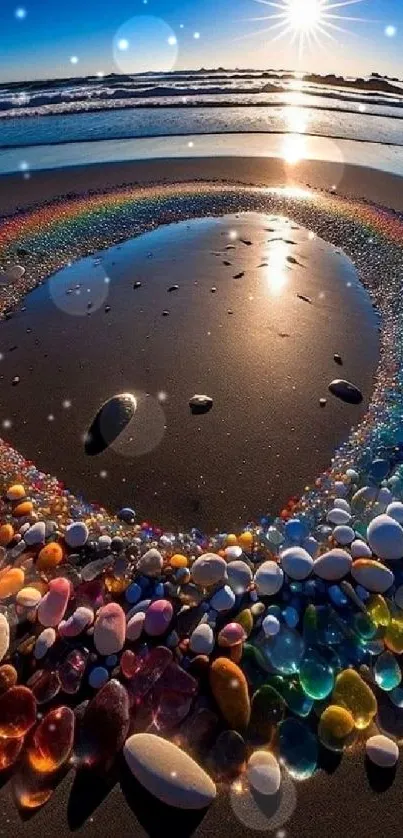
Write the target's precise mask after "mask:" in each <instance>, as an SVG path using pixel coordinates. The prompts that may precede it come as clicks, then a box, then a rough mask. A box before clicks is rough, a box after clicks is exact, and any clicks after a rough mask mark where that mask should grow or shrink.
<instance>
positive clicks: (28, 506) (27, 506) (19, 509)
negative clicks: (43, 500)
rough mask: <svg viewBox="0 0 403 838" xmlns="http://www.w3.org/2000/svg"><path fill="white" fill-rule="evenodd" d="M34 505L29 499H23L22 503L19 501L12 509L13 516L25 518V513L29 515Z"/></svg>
mask: <svg viewBox="0 0 403 838" xmlns="http://www.w3.org/2000/svg"><path fill="white" fill-rule="evenodd" d="M33 508H34V505H33V503H32V501H30V500H24V501H23V502H22V503H19V504H18V505H17V506H16V507H15V508H14V509H13V515H14V517H15V518H25V516H26V515H30V514H31V512H32V510H33Z"/></svg>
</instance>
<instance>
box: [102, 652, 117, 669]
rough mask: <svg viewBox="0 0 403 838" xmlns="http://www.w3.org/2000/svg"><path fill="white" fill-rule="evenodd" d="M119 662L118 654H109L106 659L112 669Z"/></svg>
mask: <svg viewBox="0 0 403 838" xmlns="http://www.w3.org/2000/svg"><path fill="white" fill-rule="evenodd" d="M117 662H118V656H117V655H108V657H107V658H106V660H105V663H106V665H107V666H108V667H109V668H110V669H113V667H114V666H116V664H117Z"/></svg>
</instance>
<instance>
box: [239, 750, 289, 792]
mask: <svg viewBox="0 0 403 838" xmlns="http://www.w3.org/2000/svg"><path fill="white" fill-rule="evenodd" d="M246 774H247V777H248V780H249V783H250V785H251V786H252V788H253V789H254V790H255V791H257V792H259V793H260V794H267V795H269V794H277V792H278V790H279V788H280V783H281V772H280V766H279V764H278V762H277V760H276V757H275V756H274V754H272V753H270V751H255V753H253V754H252V756H251V757H250V759H249V761H248V765H247V769H246Z"/></svg>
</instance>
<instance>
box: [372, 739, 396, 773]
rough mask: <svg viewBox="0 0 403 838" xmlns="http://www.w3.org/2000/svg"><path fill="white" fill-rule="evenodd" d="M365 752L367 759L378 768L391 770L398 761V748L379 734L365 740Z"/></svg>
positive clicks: (394, 743) (391, 740) (390, 740)
mask: <svg viewBox="0 0 403 838" xmlns="http://www.w3.org/2000/svg"><path fill="white" fill-rule="evenodd" d="M365 750H366V754H367V757H368V759H369V760H371V762H373V763H374V765H377V766H378V767H379V768H393V766H394V765H396V763H397V761H398V759H399V748H398V745H397V744H396V742H394V741H393V739H389V738H388V737H387V736H383V735H381V734H378V735H377V736H371V737H370V738H369V739H367V742H366V744H365Z"/></svg>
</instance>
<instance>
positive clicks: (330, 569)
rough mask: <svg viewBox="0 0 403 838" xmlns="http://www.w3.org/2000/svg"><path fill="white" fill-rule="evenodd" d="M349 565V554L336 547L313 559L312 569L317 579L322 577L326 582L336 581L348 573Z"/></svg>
mask: <svg viewBox="0 0 403 838" xmlns="http://www.w3.org/2000/svg"><path fill="white" fill-rule="evenodd" d="M351 565H352V561H351V556H350V554H349V553H347V552H346V550H341V549H339V548H337V547H336V548H335V549H334V550H329V551H328V552H327V553H323V554H322V555H321V556H319V558H318V559H315V562H314V565H313V570H314V573H315V574H316V576H318V577H319V579H324V580H325V581H326V582H337V581H338V580H339V579H343V577H344V576H347V574H348V573H350V570H351Z"/></svg>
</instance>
